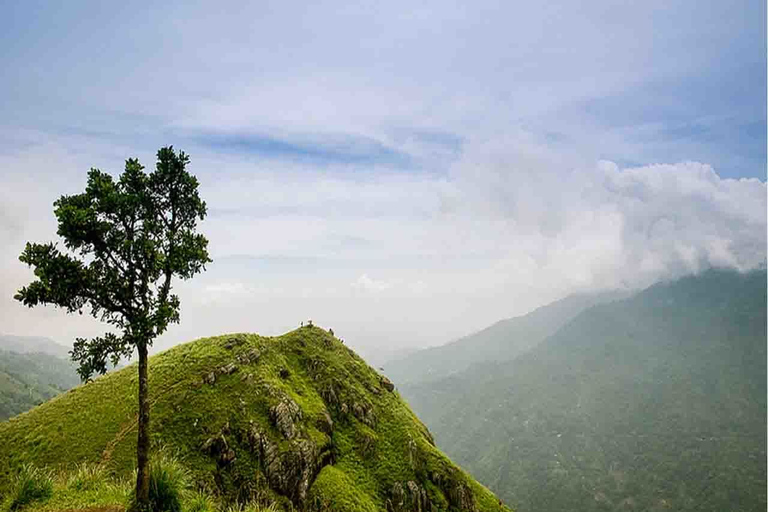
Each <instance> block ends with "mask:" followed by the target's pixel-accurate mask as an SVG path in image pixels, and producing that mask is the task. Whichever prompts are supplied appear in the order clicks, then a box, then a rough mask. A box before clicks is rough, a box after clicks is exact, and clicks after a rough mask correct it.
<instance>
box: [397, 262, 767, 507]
mask: <svg viewBox="0 0 768 512" xmlns="http://www.w3.org/2000/svg"><path fill="white" fill-rule="evenodd" d="M766 307H767V304H766V272H765V271H764V270H761V271H755V272H750V273H746V274H740V273H737V272H734V271H724V270H711V271H708V272H705V273H702V274H700V275H698V276H690V277H686V278H683V279H680V280H678V281H674V282H669V283H661V284H658V285H655V286H652V287H651V288H649V289H647V290H645V291H643V292H641V293H639V294H637V295H635V296H633V297H630V298H628V299H625V300H621V301H616V302H612V303H605V304H599V305H596V306H594V307H592V308H590V309H587V310H585V311H583V312H582V313H580V314H579V315H577V316H576V317H575V318H574V319H573V320H571V321H570V322H569V323H567V324H565V325H563V326H562V327H561V328H560V329H559V330H558V331H557V332H556V333H554V334H553V335H551V336H549V337H548V338H547V339H546V340H544V341H542V342H540V343H538V344H537V345H536V346H534V347H533V348H531V349H530V350H529V351H528V352H526V353H523V354H522V355H520V356H519V357H517V358H515V359H514V360H512V361H507V362H503V363H484V364H480V365H475V366H472V367H471V368H468V369H467V370H465V371H464V372H462V373H459V374H456V375H453V376H451V377H448V378H445V379H442V380H440V381H436V382H427V383H423V384H421V385H416V386H411V387H407V386H406V387H402V388H401V392H402V393H403V394H404V396H405V398H407V400H408V401H409V403H410V404H411V406H412V407H413V409H414V411H416V413H417V414H419V415H420V417H421V418H422V419H423V420H424V421H425V422H426V424H427V425H428V426H429V428H430V429H431V430H432V431H433V432H434V433H435V438H436V439H437V441H438V442H439V444H440V446H441V447H443V449H445V451H446V453H447V454H448V455H449V456H450V457H452V458H453V459H454V460H456V461H457V462H458V463H459V464H461V465H462V466H463V467H464V468H466V469H467V470H469V471H470V472H472V474H473V475H475V476H476V477H477V478H478V479H479V480H480V481H481V482H483V483H485V484H486V485H488V486H489V487H490V488H491V489H492V490H493V491H495V492H497V493H498V494H499V495H500V496H501V497H503V498H504V499H505V500H506V501H507V502H509V503H511V504H512V505H513V506H515V507H516V508H517V510H520V511H522V512H526V511H536V510H547V511H559V510H563V511H565V510H568V511H601V510H605V511H609V510H610V511H615V510H636V511H660V510H675V511H694V510H695V511H721V510H739V511H760V512H762V511H764V510H766V486H765V482H766V464H765V461H766V435H765V433H766Z"/></svg>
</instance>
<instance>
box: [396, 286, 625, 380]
mask: <svg viewBox="0 0 768 512" xmlns="http://www.w3.org/2000/svg"><path fill="white" fill-rule="evenodd" d="M626 296H627V293H625V292H618V291H612V292H601V293H585V294H576V295H571V296H569V297H566V298H565V299H561V300H559V301H556V302H553V303H551V304H548V305H546V306H542V307H540V308H538V309H536V310H534V311H532V312H530V313H528V314H526V315H523V316H519V317H515V318H509V319H506V320H501V321H499V322H497V323H495V324H493V325H491V326H490V327H487V328H486V329H483V330H482V331H479V332H477V333H475V334H471V335H469V336H466V337H464V338H460V339H458V340H456V341H453V342H450V343H447V344H445V345H441V346H438V347H430V348H427V349H424V350H420V351H418V352H416V353H413V354H409V355H408V356H406V357H403V358H400V359H398V360H395V361H390V362H388V363H387V364H386V373H387V376H388V377H390V378H391V379H392V381H393V382H395V383H396V384H397V385H398V387H404V386H411V385H416V384H420V383H423V382H430V381H436V380H439V379H442V378H445V377H448V376H449V375H452V374H455V373H459V372H461V371H464V370H466V369H467V368H469V367H470V366H472V365H473V364H477V363H483V362H490V361H505V360H511V359H514V358H515V357H517V356H518V355H520V354H522V353H523V352H525V351H526V350H528V349H530V348H531V347H533V346H535V345H536V344H537V343H539V342H541V341H542V340H543V339H544V338H546V337H547V336H549V335H551V334H554V333H555V332H556V331H557V330H558V329H559V328H560V327H561V326H562V325H564V324H566V323H567V322H569V321H570V320H571V319H572V318H573V317H575V316H576V315H578V314H579V313H581V312H582V311H584V310H585V309H587V308H590V307H592V306H594V305H595V304H601V303H604V302H610V301H613V300H618V299H621V298H624V297H626Z"/></svg>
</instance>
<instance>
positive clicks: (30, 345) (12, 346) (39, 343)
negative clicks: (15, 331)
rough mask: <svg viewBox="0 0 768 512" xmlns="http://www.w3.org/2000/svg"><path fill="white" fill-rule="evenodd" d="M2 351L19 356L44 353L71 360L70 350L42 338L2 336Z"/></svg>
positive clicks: (0, 340) (0, 342) (0, 337)
mask: <svg viewBox="0 0 768 512" xmlns="http://www.w3.org/2000/svg"><path fill="white" fill-rule="evenodd" d="M0 350H5V351H8V352H16V353H18V354H34V353H43V354H48V355H50V356H55V357H58V358H60V359H69V349H68V348H67V347H65V346H64V345H60V344H58V343H56V342H55V341H53V340H52V339H50V338H45V337H42V336H11V335H9V334H0Z"/></svg>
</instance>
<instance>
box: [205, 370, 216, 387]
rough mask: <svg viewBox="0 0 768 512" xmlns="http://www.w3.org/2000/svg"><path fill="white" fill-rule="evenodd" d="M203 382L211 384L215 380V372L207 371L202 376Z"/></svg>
mask: <svg viewBox="0 0 768 512" xmlns="http://www.w3.org/2000/svg"><path fill="white" fill-rule="evenodd" d="M203 382H205V383H206V384H211V385H213V383H215V382H216V373H215V372H209V373H208V374H206V375H205V376H204V377H203Z"/></svg>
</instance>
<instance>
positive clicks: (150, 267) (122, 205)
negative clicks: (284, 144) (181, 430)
mask: <svg viewBox="0 0 768 512" xmlns="http://www.w3.org/2000/svg"><path fill="white" fill-rule="evenodd" d="M187 164H189V157H188V156H187V155H186V154H185V153H184V152H180V153H178V154H176V152H175V151H174V150H173V147H172V146H171V147H164V148H161V149H160V150H159V151H158V152H157V166H156V168H155V170H154V171H153V172H151V173H149V174H146V173H145V172H144V167H143V166H142V165H141V164H139V161H138V160H137V159H128V160H127V161H126V162H125V172H123V174H122V175H121V176H120V178H119V180H117V181H115V180H114V179H113V178H112V176H110V175H109V174H107V173H105V172H102V171H100V170H98V169H91V170H90V172H89V173H88V184H87V186H86V189H85V192H84V193H82V194H77V195H72V196H62V197H61V198H60V199H59V200H57V201H56V202H54V207H55V214H56V218H57V220H58V232H57V233H58V235H59V236H60V237H61V238H63V240H64V247H65V248H66V249H65V250H60V249H59V248H58V246H57V244H55V243H46V244H38V243H29V242H28V243H27V245H26V247H25V249H24V251H23V252H22V253H21V256H19V260H21V261H22V262H23V263H26V264H27V265H29V266H30V267H34V272H35V276H36V278H37V279H36V280H35V281H33V282H32V283H30V284H29V285H28V286H25V287H23V288H21V289H20V290H19V291H18V292H17V293H16V295H15V297H14V298H15V299H16V300H19V301H21V302H22V303H23V304H25V305H27V306H29V307H33V306H37V305H39V304H43V305H45V304H52V305H54V306H58V307H61V308H64V309H66V311H67V312H68V313H74V312H79V313H80V314H82V312H83V309H84V308H86V309H88V310H89V311H90V314H91V315H92V316H93V317H94V318H97V319H100V320H101V321H103V322H106V323H107V324H109V325H111V326H112V328H113V329H114V330H115V331H116V332H108V333H106V334H104V335H103V336H100V337H96V338H93V339H84V338H77V339H76V341H75V344H74V348H73V350H72V351H71V355H72V359H73V360H75V361H76V362H78V363H79V368H78V373H79V374H80V377H81V379H82V380H83V381H88V380H90V379H91V378H92V376H93V375H94V374H95V373H98V374H103V373H105V372H106V370H107V362H108V360H109V361H111V362H112V364H113V365H115V364H117V362H118V361H119V360H120V358H121V357H129V356H130V355H131V354H132V353H133V351H134V350H136V351H137V352H138V354H139V396H138V398H139V422H138V430H139V431H138V446H137V458H138V478H137V480H136V504H137V505H138V507H139V508H147V506H148V503H149V473H148V461H149V408H150V407H149V401H148V381H147V350H148V348H149V347H150V346H151V345H152V342H153V340H154V339H155V338H157V337H158V336H159V335H161V334H162V333H163V332H164V331H165V330H166V328H167V327H168V324H170V323H172V322H173V323H178V322H179V306H180V303H179V298H178V296H176V295H174V294H172V293H171V292H172V278H173V277H174V276H175V277H178V278H181V279H189V278H191V277H192V276H194V275H195V274H197V273H199V272H201V271H203V270H205V264H206V263H210V262H211V259H210V258H209V256H208V240H207V239H206V238H205V237H204V236H203V235H201V234H198V233H197V232H196V228H197V221H198V220H202V219H203V218H204V217H205V215H206V205H205V202H204V201H202V200H201V199H200V196H199V195H198V191H197V189H198V181H197V178H195V177H194V176H192V175H191V174H189V173H188V172H187V171H186V166H187Z"/></svg>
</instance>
